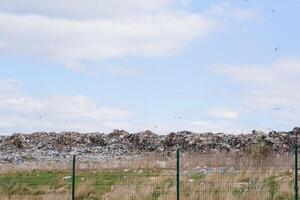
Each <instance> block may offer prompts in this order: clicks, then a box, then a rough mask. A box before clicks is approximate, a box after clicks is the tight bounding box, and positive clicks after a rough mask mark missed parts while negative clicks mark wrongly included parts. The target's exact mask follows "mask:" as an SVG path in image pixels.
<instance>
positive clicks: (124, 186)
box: [0, 146, 298, 200]
mask: <svg viewBox="0 0 300 200" xmlns="http://www.w3.org/2000/svg"><path fill="white" fill-rule="evenodd" d="M0 169H1V175H0V199H3V200H17V199H18V200H21V199H22V200H29V199H30V200H32V199H33V200H35V199H43V200H54V199H55V200H56V199H66V200H71V199H72V200H75V199H78V200H79V199H82V200H83V199H91V200H95V199H102V200H120V199H122V200H174V199H177V200H199V199H200V200H201V199H203V200H238V199H239V200H240V199H245V200H254V199H255V200H257V199H260V200H291V199H294V200H298V146H296V147H295V148H294V152H293V153H290V154H285V155H275V154H274V155H268V156H256V157H253V156H247V157H245V156H241V155H232V154H231V155H229V154H212V155H200V154H196V153H195V154H191V153H185V152H180V150H179V149H178V150H177V152H176V154H175V156H173V157H172V156H171V157H164V156H160V157H151V156H148V157H141V156H133V157H128V158H121V159H109V160H103V161H93V160H86V159H81V157H80V156H78V157H76V156H73V159H70V160H69V161H68V162H66V163H57V162H49V163H48V164H47V165H45V164H43V163H42V164H41V163H35V164H32V163H31V164H24V165H23V166H12V165H4V164H2V165H0Z"/></svg>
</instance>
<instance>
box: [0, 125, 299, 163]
mask: <svg viewBox="0 0 300 200" xmlns="http://www.w3.org/2000/svg"><path fill="white" fill-rule="evenodd" d="M299 137H300V128H298V127H296V128H294V129H293V130H292V131H289V132H277V131H271V132H269V133H264V132H259V131H255V130H254V131H252V132H251V133H248V134H238V135H234V134H225V133H193V132H189V131H181V132H172V133H169V134H168V135H158V134H155V133H153V132H151V131H149V130H147V131H143V132H139V133H128V132H126V131H124V130H114V131H113V132H112V133H110V134H104V133H99V132H97V133H77V132H62V133H55V132H49V133H46V132H38V133H32V134H21V133H17V134H13V135H11V136H0V163H7V162H10V163H16V164H18V163H20V162H25V161H29V160H43V159H49V160H52V159H56V160H66V159H68V158H70V157H71V156H72V155H73V154H76V155H78V156H81V157H83V158H86V159H90V158H93V159H95V158H96V159H100V160H101V159H108V158H117V157H121V156H128V155H141V154H144V153H154V154H171V153H172V152H174V151H175V150H176V149H177V148H178V147H180V148H181V149H182V151H184V152H196V153H200V154H208V153H218V152H229V153H236V154H266V153H278V154H283V153H289V152H291V151H292V148H293V145H294V144H297V143H300V140H299Z"/></svg>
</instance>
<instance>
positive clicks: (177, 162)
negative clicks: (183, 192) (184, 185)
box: [176, 148, 180, 200]
mask: <svg viewBox="0 0 300 200" xmlns="http://www.w3.org/2000/svg"><path fill="white" fill-rule="evenodd" d="M179 159H180V152H179V148H177V150H176V196H177V200H179V195H180V183H179V182H180V172H179V169H180V167H179V164H180V163H179Z"/></svg>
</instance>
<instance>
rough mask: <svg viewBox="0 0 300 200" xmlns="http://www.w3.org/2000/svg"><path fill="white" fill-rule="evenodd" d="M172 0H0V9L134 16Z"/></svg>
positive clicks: (85, 16)
mask: <svg viewBox="0 0 300 200" xmlns="http://www.w3.org/2000/svg"><path fill="white" fill-rule="evenodd" d="M171 2H172V0H151V1H147V0H122V1H120V0H109V1H107V0H88V1H84V0H59V1H51V0H43V1H40V0H26V1H19V0H1V1H0V10H1V11H2V12H5V13H14V14H33V13H34V14H37V15H44V16H50V17H60V18H75V19H93V18H99V17H109V16H114V17H115V16H132V15H139V14H141V13H145V12H147V13H156V12H159V11H161V10H163V9H166V8H167V6H168V5H170V3H171Z"/></svg>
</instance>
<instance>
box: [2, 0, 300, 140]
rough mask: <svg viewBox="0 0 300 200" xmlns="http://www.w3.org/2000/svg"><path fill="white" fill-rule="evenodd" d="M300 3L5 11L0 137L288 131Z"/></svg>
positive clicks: (76, 4)
mask: <svg viewBox="0 0 300 200" xmlns="http://www.w3.org/2000/svg"><path fill="white" fill-rule="evenodd" d="M299 11H300V1H299V0H286V1H281V0H272V1H271V0H263V1H262V0H231V1H224V0H223V1H220V0H209V1H196V0H151V1H149V0H122V1H121V0H110V1H106V0H88V1H84V0H59V1H57V0H54V1H53V0H44V1H40V0H26V1H20V0H1V1H0V134H2V135H3V134H13V133H16V132H24V133H31V132H38V131H56V132H61V131H79V132H111V131H112V130H113V129H124V130H127V131H129V132H138V131H143V130H147V129H148V130H152V131H153V132H155V133H159V134H166V133H169V132H171V131H181V130H189V131H194V132H208V131H212V132H226V133H235V134H237V133H248V132H250V131H251V130H253V129H256V130H263V131H270V130H291V129H292V128H293V127H295V126H299V125H300V124H299V116H300V93H299V91H300V78H299V77H300V53H299V48H300V40H299V35H300V26H299V20H300V12H299Z"/></svg>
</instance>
